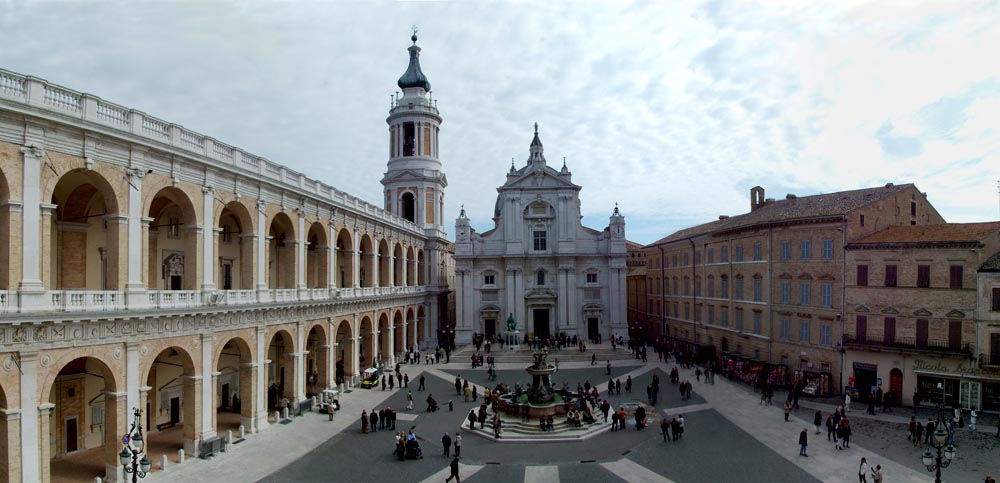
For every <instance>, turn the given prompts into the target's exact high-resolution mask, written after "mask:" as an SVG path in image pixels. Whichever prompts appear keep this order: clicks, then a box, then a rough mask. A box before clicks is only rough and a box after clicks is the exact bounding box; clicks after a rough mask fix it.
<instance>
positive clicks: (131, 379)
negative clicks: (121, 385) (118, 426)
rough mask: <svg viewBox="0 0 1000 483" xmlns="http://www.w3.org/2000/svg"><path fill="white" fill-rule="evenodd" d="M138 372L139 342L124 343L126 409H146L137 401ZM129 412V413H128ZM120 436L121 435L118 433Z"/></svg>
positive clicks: (138, 390)
mask: <svg viewBox="0 0 1000 483" xmlns="http://www.w3.org/2000/svg"><path fill="white" fill-rule="evenodd" d="M141 377H142V376H141V375H140V374H139V343H138V342H126V343H125V407H126V411H132V409H133V408H139V409H141V410H143V411H145V410H146V406H145V404H141V403H140V401H139V392H140V385H141V382H140V378H141ZM129 414H131V413H129ZM122 434H124V433H122ZM118 436H121V435H118Z"/></svg>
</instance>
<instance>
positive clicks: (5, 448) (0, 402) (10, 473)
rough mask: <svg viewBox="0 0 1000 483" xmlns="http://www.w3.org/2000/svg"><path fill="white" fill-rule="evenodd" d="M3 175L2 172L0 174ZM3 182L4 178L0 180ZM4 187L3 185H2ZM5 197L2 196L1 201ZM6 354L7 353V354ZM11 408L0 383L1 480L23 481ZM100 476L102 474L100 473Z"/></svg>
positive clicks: (16, 432)
mask: <svg viewBox="0 0 1000 483" xmlns="http://www.w3.org/2000/svg"><path fill="white" fill-rule="evenodd" d="M0 176H2V174H0ZM0 182H2V180H0ZM0 189H3V186H0ZM2 200H3V199H2V198H0V201H2ZM5 355H6V354H5ZM9 409H11V408H10V407H8V406H7V392H6V391H5V390H4V387H3V384H2V383H0V411H2V413H0V435H2V438H0V482H3V483H7V482H10V481H21V472H20V466H21V465H20V461H19V459H18V458H17V452H14V454H11V451H10V450H11V446H12V444H11V443H14V444H18V442H19V439H20V431H19V430H20V425H19V424H18V423H19V422H20V421H18V420H14V419H12V420H11V421H10V422H8V420H7V419H8V418H7V414H8V410H9ZM98 476H100V475H98Z"/></svg>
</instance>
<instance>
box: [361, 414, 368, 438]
mask: <svg viewBox="0 0 1000 483" xmlns="http://www.w3.org/2000/svg"><path fill="white" fill-rule="evenodd" d="M361 432H362V433H364V434H368V411H361Z"/></svg>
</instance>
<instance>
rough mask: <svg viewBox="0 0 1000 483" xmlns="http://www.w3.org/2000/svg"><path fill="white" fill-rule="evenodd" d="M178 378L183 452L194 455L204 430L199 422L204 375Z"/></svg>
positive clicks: (200, 421)
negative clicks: (180, 391) (181, 407)
mask: <svg viewBox="0 0 1000 483" xmlns="http://www.w3.org/2000/svg"><path fill="white" fill-rule="evenodd" d="M179 379H180V381H181V384H183V389H182V391H183V392H182V394H183V399H182V403H181V405H182V406H183V409H182V410H181V413H182V416H181V417H182V419H183V420H184V427H183V428H182V429H183V432H184V436H183V439H184V453H185V454H187V455H189V456H192V457H195V456H198V454H199V453H198V450H199V449H200V448H199V446H200V444H199V443H201V440H202V439H201V436H202V431H203V430H204V428H203V427H202V424H201V423H202V419H201V411H202V408H201V395H202V393H204V391H205V385H206V384H205V377H204V376H192V375H184V376H181V377H180V378H179ZM209 382H211V379H209Z"/></svg>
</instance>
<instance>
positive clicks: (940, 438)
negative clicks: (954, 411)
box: [920, 383, 955, 483]
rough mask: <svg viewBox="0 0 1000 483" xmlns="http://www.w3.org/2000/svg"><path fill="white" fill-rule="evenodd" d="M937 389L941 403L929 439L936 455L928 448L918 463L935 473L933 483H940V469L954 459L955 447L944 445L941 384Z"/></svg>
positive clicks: (945, 435)
mask: <svg viewBox="0 0 1000 483" xmlns="http://www.w3.org/2000/svg"><path fill="white" fill-rule="evenodd" d="M938 389H941V401H940V402H939V403H938V422H937V430H935V431H934V437H933V438H931V447H932V448H934V449H935V451H936V452H937V454H934V453H931V450H930V448H928V449H926V450H924V453H923V454H922V455H920V461H921V462H922V463H923V464H924V466H925V467H926V468H927V471H933V472H935V473H934V483H941V468H947V467H948V465H950V464H951V460H952V459H954V458H955V445H952V444H948V445H946V444H945V441H946V440H947V439H948V432H947V431H945V430H944V427H943V426H944V418H943V417H942V416H941V412H942V410H943V409H944V387H943V386H942V385H941V383H938Z"/></svg>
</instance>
